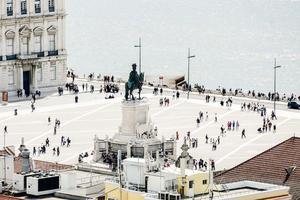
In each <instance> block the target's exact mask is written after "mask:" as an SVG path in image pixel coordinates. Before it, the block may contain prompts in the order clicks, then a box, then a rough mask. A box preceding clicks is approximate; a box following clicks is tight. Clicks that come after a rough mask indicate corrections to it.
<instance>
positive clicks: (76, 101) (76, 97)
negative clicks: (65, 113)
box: [75, 95, 78, 103]
mask: <svg viewBox="0 0 300 200" xmlns="http://www.w3.org/2000/svg"><path fill="white" fill-rule="evenodd" d="M75 103H78V96H77V95H76V96H75Z"/></svg>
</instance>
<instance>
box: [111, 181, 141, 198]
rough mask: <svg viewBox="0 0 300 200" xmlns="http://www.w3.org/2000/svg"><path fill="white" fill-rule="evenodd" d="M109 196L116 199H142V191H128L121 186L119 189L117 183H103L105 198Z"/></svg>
mask: <svg viewBox="0 0 300 200" xmlns="http://www.w3.org/2000/svg"><path fill="white" fill-rule="evenodd" d="M109 198H112V199H116V200H132V199H134V200H144V193H142V192H136V191H128V190H127V189H125V188H122V189H121V191H120V187H119V184H117V183H105V200H108V199H109Z"/></svg>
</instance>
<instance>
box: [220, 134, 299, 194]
mask: <svg viewBox="0 0 300 200" xmlns="http://www.w3.org/2000/svg"><path fill="white" fill-rule="evenodd" d="M215 179H216V181H217V182H220V183H228V182H232V181H239V180H253V181H260V182H265V183H273V184H278V185H284V186H289V187H290V193H291V194H292V195H293V199H299V198H300V184H299V183H300V138H299V137H291V138H289V139H287V140H285V141H283V142H282V143H280V144H278V145H276V146H274V147H272V148H270V149H268V150H266V151H264V152H262V153H261V154H258V155H256V156H254V157H253V158H251V159H249V160H247V161H245V162H243V163H241V164H239V165H237V166H235V167H233V168H231V169H229V170H227V171H224V172H222V173H220V174H219V175H217V176H216V177H215Z"/></svg>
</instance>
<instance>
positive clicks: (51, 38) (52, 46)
mask: <svg viewBox="0 0 300 200" xmlns="http://www.w3.org/2000/svg"><path fill="white" fill-rule="evenodd" d="M49 51H55V35H54V34H53V35H49Z"/></svg>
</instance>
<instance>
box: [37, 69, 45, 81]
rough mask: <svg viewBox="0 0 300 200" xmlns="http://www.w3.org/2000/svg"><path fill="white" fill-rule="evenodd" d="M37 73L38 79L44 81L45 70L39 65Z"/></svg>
mask: <svg viewBox="0 0 300 200" xmlns="http://www.w3.org/2000/svg"><path fill="white" fill-rule="evenodd" d="M36 75H37V77H36V78H37V81H42V80H43V71H42V67H41V66H38V67H37V68H36Z"/></svg>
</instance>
